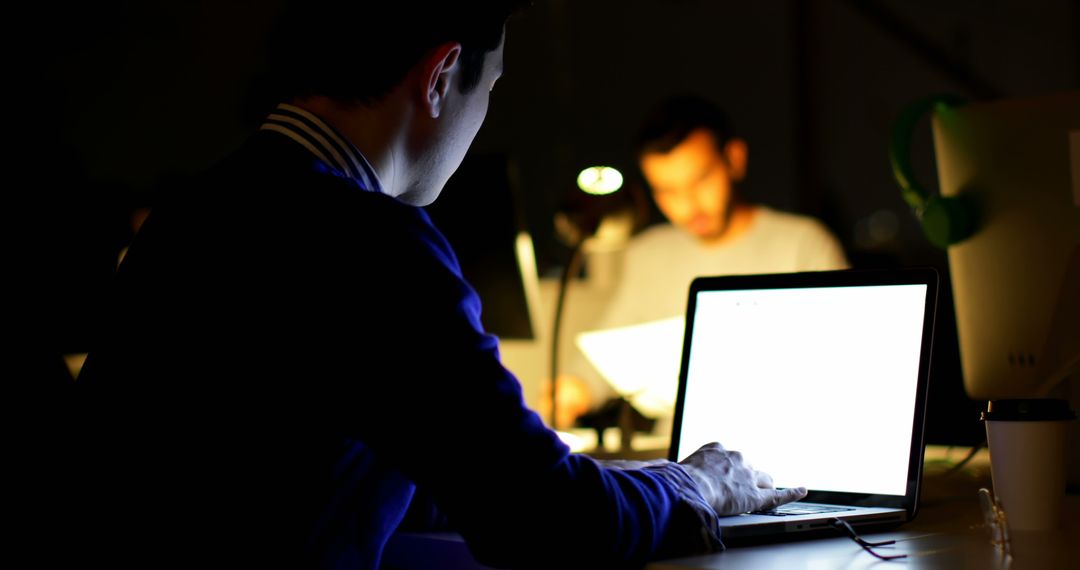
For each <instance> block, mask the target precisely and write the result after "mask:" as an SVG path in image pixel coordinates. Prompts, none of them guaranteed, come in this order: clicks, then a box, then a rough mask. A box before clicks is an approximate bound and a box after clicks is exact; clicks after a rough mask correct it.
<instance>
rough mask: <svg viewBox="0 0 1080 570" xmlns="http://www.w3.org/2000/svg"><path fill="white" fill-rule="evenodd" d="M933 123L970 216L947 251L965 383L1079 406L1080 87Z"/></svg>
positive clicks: (953, 192)
mask: <svg viewBox="0 0 1080 570" xmlns="http://www.w3.org/2000/svg"><path fill="white" fill-rule="evenodd" d="M932 125H933V127H932V128H933V135H934V149H935V153H936V156H937V167H938V179H939V182H940V188H941V194H942V195H943V196H959V195H964V196H965V197H966V198H968V199H970V202H971V203H972V204H973V205H974V206H975V212H976V216H977V221H976V231H975V233H974V234H973V235H972V236H971V237H970V238H968V239H966V240H964V241H961V242H959V243H957V244H955V245H952V246H950V247H949V250H948V256H949V269H950V272H951V275H952V287H953V296H954V298H955V306H956V322H957V334H958V338H959V342H960V360H961V367H962V369H963V375H964V389H965V391H966V392H967V394H968V396H970V397H971V398H973V399H976V400H993V399H1000V398H1039V397H1057V398H1066V399H1069V400H1070V402H1071V405H1072V407H1073V409H1080V91H1072V92H1067V93H1060V94H1053V95H1046V96H1039V97H1031V98H1021V99H1011V100H1003V101H997V102H989V103H971V104H967V105H962V106H958V107H953V108H950V109H948V110H939V111H938V112H937V113H936V114H935V116H934V117H933V120H932ZM973 420H974V418H973ZM1072 423H1073V424H1080V422H1072ZM1077 428H1078V426H1076V425H1074V426H1073V427H1072V428H1071V429H1072V431H1073V434H1072V437H1073V438H1074V439H1075V441H1077V442H1078V443H1080V430H1078V429H1077ZM1078 448H1080V445H1073V451H1072V452H1071V457H1070V458H1069V461H1070V475H1069V478H1070V481H1071V482H1072V483H1074V484H1076V483H1080V453H1078V452H1077V451H1076V450H1077V449H1078Z"/></svg>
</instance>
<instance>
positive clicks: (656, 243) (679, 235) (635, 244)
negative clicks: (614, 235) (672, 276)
mask: <svg viewBox="0 0 1080 570" xmlns="http://www.w3.org/2000/svg"><path fill="white" fill-rule="evenodd" d="M687 237H688V236H687V234H686V232H685V231H683V230H682V229H680V228H677V227H675V226H673V225H671V224H669V223H660V224H654V225H651V226H649V227H647V228H645V229H643V230H641V231H640V232H638V234H637V235H635V236H634V237H633V238H632V239H631V240H630V242H629V244H628V245H627V247H628V248H631V249H649V248H655V247H667V246H670V245H671V244H672V243H678V242H689V241H691V240H688V239H687Z"/></svg>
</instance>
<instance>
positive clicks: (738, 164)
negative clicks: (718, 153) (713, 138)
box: [724, 138, 750, 182]
mask: <svg viewBox="0 0 1080 570" xmlns="http://www.w3.org/2000/svg"><path fill="white" fill-rule="evenodd" d="M749 152H750V149H749V148H747V145H746V141H745V140H743V139H740V138H733V139H731V140H729V141H728V142H727V143H726V144H724V158H726V159H727V163H728V174H729V176H730V177H731V179H732V180H733V181H735V182H738V181H740V180H742V179H743V177H744V176H746V161H747V159H748V154H749Z"/></svg>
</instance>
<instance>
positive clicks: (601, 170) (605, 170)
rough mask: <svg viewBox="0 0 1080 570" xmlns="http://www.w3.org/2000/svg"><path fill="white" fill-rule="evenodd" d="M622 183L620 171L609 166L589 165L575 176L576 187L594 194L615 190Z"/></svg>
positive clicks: (620, 186)
mask: <svg viewBox="0 0 1080 570" xmlns="http://www.w3.org/2000/svg"><path fill="white" fill-rule="evenodd" d="M622 183H623V175H622V173H621V172H619V171H618V170H616V169H614V168H612V167H610V166H590V167H589V168H586V169H585V170H582V171H581V174H578V177H577V185H578V188H581V191H582V192H585V193H586V194H592V195H594V196H603V195H605V194H611V193H613V192H616V191H618V189H619V188H622Z"/></svg>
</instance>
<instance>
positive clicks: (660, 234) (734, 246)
mask: <svg viewBox="0 0 1080 570" xmlns="http://www.w3.org/2000/svg"><path fill="white" fill-rule="evenodd" d="M755 208H756V214H755V216H754V218H753V221H752V222H751V226H750V227H749V228H748V229H747V232H746V233H745V234H744V235H743V236H741V237H739V238H738V239H737V240H736V241H733V242H731V243H726V244H723V245H719V246H709V245H705V244H703V243H702V242H701V241H699V240H698V239H697V238H696V237H694V236H692V235H690V234H689V233H687V232H686V231H685V230H683V229H682V228H678V227H675V226H672V225H670V224H665V225H659V226H653V227H651V228H648V229H646V230H645V231H643V232H642V233H641V234H639V235H637V236H635V237H634V238H633V239H632V240H631V241H630V243H629V244H628V245H627V247H626V249H625V250H624V252H623V261H622V270H621V275H620V276H619V279H618V282H617V285H615V288H614V291H613V292H612V295H611V298H610V301H609V302H608V303H607V306H606V308H605V310H603V311H602V312H601V313H600V314H601V317H600V319H599V320H598V321H597V324H596V326H595V327H593V328H595V329H607V328H614V327H623V326H628V325H635V324H641V323H646V322H651V321H657V320H660V319H669V318H672V317H677V316H680V315H684V314H685V312H686V302H687V297H688V294H689V291H690V282H691V281H693V280H694V278H696V277H700V276H713V275H737V274H742V275H748V274H758V273H794V272H800V271H827V270H833V269H846V268H847V267H848V263H847V258H846V257H845V255H844V250H843V248H842V247H841V245H840V242H839V241H838V240H837V239H836V237H834V236H833V235H832V233H830V232H829V230H828V229H827V228H826V227H825V226H824V225H823V224H822V223H821V222H819V221H817V220H815V219H814V218H810V217H808V216H802V215H797V214H790V213H786V212H780V211H777V210H773V209H770V208H768V207H765V206H755ZM568 364H570V367H569V370H568V371H569V372H570V373H571V374H574V375H576V376H579V377H580V378H582V379H583V380H585V382H586V383H587V385H588V387H589V390H590V392H592V394H593V404H594V405H599V404H600V403H602V402H603V401H604V400H605V399H606V398H608V397H611V396H612V395H614V390H613V389H612V388H611V386H610V385H608V383H607V382H605V381H604V380H603V379H601V378H600V375H599V374H598V373H597V372H596V370H595V369H593V368H592V366H591V365H589V364H588V361H587V360H586V359H585V358H584V356H582V355H581V354H580V352H577V351H574V355H573V356H572V357H571V359H570V362H569V363H568ZM673 370H675V373H674V374H675V375H676V376H677V375H678V364H677V363H676V364H673ZM676 384H677V383H676V382H675V379H674V378H670V379H664V381H663V382H660V383H658V386H657V389H658V390H662V391H664V393H663V394H659V395H651V396H648V395H643V396H644V397H649V398H650V399H651V400H652V401H654V402H657V401H658V402H674V394H667V392H668V391H672V390H673V389H674V388H673V386H675V385H676ZM667 407H668V406H667V405H661V406H659V408H657V407H656V406H652V408H653V409H652V410H651V411H652V412H653V413H657V412H658V411H659V409H662V408H667ZM664 411H667V412H670V410H664ZM661 415H666V414H663V413H661Z"/></svg>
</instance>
